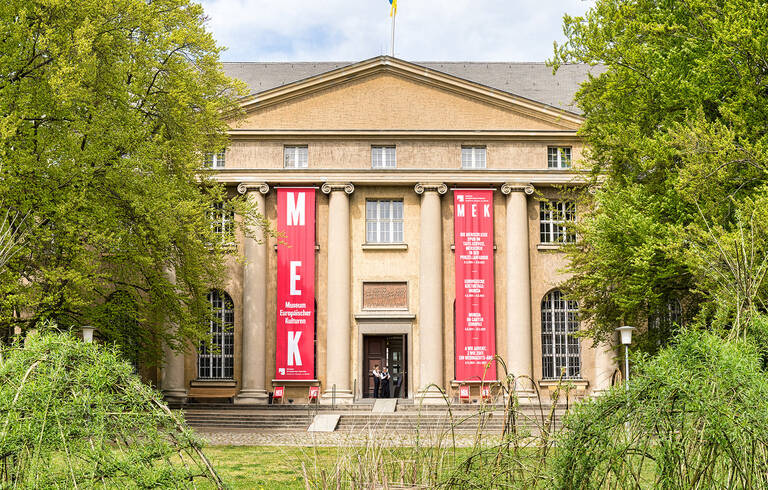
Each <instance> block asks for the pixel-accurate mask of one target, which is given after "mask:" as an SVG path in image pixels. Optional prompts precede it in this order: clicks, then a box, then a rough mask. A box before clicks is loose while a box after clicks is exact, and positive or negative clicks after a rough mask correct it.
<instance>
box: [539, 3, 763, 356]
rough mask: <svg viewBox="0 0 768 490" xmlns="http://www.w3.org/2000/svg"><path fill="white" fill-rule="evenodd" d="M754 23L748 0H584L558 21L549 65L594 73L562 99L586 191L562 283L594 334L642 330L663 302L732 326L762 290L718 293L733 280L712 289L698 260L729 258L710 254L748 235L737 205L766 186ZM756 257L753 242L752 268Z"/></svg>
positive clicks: (755, 10) (759, 42)
mask: <svg viewBox="0 0 768 490" xmlns="http://www.w3.org/2000/svg"><path fill="white" fill-rule="evenodd" d="M766 19H768V5H767V4H766V3H765V2H762V1H759V0H686V1H672V0H669V1H666V0H665V1H651V0H647V1H646V0H642V1H639V0H598V1H597V2H595V5H594V7H593V8H592V9H591V10H590V11H589V12H588V13H587V14H586V15H585V16H584V17H570V16H566V17H565V23H564V30H565V34H566V36H567V41H566V42H565V44H563V45H560V46H556V47H555V56H554V59H553V62H554V64H555V66H557V65H559V64H560V63H566V62H584V63H590V64H601V65H603V67H604V68H603V69H600V70H597V71H598V72H599V74H598V75H596V76H595V77H592V78H590V79H589V80H588V81H587V82H586V83H585V84H584V85H583V86H582V89H581V90H580V91H579V93H578V94H577V96H576V99H577V103H578V104H579V106H580V107H581V108H582V109H583V111H584V114H585V118H586V120H585V122H584V124H583V126H582V129H581V135H582V136H583V138H584V141H585V142H586V143H587V145H588V147H589V152H588V157H587V159H586V162H585V163H586V165H587V167H588V168H589V169H590V170H591V171H592V175H593V176H594V179H595V183H596V184H597V185H598V186H600V190H599V191H598V192H597V193H595V194H594V195H592V194H589V193H585V194H584V196H583V202H581V203H580V207H581V212H580V216H584V217H585V219H584V220H583V222H582V223H581V224H580V226H579V229H578V232H579V236H580V237H581V244H580V245H578V246H574V247H570V249H569V256H570V258H571V260H572V266H571V268H570V269H571V272H573V274H574V275H573V279H572V280H570V281H569V282H568V284H567V289H568V290H569V291H570V292H571V294H573V295H574V296H575V297H578V298H579V299H580V300H581V303H580V305H581V306H582V308H581V311H582V314H583V315H584V316H585V318H586V319H588V320H590V321H591V328H592V330H591V332H590V333H591V334H592V335H593V336H594V337H597V338H601V337H606V336H607V335H608V334H609V333H610V332H612V330H613V328H615V327H616V326H618V325H619V324H621V323H633V324H635V325H640V324H643V323H645V321H646V320H647V319H648V318H649V317H651V318H653V317H654V316H655V315H658V314H659V312H662V311H664V310H665V308H667V305H668V304H669V303H670V302H671V301H675V300H680V301H681V302H682V303H683V306H684V310H685V312H686V315H685V316H687V317H688V318H689V319H690V318H691V317H693V316H696V315H698V317H697V321H698V322H699V323H701V324H705V323H706V324H712V323H714V324H718V325H720V326H734V325H735V326H736V328H735V330H736V331H738V330H739V328H738V325H739V321H737V320H736V318H737V317H739V316H741V317H743V316H744V314H745V311H744V308H747V309H750V308H753V306H755V305H758V304H760V303H762V302H763V301H764V298H765V296H764V292H765V287H764V284H763V283H762V282H761V283H760V284H756V285H753V286H748V289H749V292H748V293H747V294H749V295H750V299H745V298H743V297H742V298H741V299H740V300H739V301H737V302H734V301H732V300H730V299H726V298H725V296H730V297H735V296H736V295H737V294H740V293H738V292H737V290H736V289H734V287H735V284H734V281H733V280H731V279H729V280H727V281H725V282H723V281H720V283H719V285H718V287H717V288H716V289H712V287H711V286H712V285H713V284H712V280H711V278H712V276H711V274H710V272H711V271H709V270H707V269H708V268H707V267H702V265H703V264H702V260H703V259H702V258H703V257H708V258H713V257H716V256H717V257H719V258H718V259H717V262H718V263H721V264H724V263H728V262H730V263H732V264H733V263H735V262H734V261H735V256H733V257H731V258H725V257H724V256H723V253H725V254H728V253H730V252H729V250H728V247H725V249H723V250H720V246H721V245H722V244H723V243H725V242H732V241H733V240H732V239H733V237H734V234H738V235H740V234H741V233H742V232H743V234H744V236H745V237H752V236H753V235H754V236H755V237H757V235H758V233H757V230H754V229H753V228H752V225H753V224H757V223H758V222H759V220H758V219H757V214H754V213H752V211H751V210H754V209H756V207H755V205H754V203H756V202H762V201H763V200H764V199H765V196H766V191H767V190H768V188H766V182H767V181H768V172H767V170H768V132H767V131H766V128H768V29H766V23H767V22H768V21H767V20H766ZM584 211H588V213H586V214H585V213H584ZM758 214H759V213H758ZM739 230H741V231H739ZM753 231H754V233H753ZM745 243H746V242H745ZM752 245H753V244H747V249H750V250H751V249H752ZM731 249H732V250H731V251H732V252H734V253H735V252H736V251H735V249H733V247H731ZM765 256H766V249H765V248H764V247H763V245H762V243H759V242H755V243H754V258H755V260H754V261H753V263H754V264H756V267H759V264H760V263H761V262H762V260H763V259H762V258H763V257H765ZM723 270H726V272H727V274H729V275H732V272H733V271H732V270H731V267H730V266H728V267H726V268H725V269H723ZM742 277H743V274H742ZM721 279H722V278H721ZM728 282H730V283H731V284H730V286H728V287H729V288H730V289H729V293H727V294H726V295H725V296H724V295H723V292H724V289H723V287H724V286H725V284H726V283H728ZM745 286H746V285H745V284H741V285H739V286H738V288H741V289H742V291H741V293H743V292H744V287H745ZM737 304H738V306H736V305H737ZM753 309H754V308H753ZM746 315H747V316H749V313H746ZM674 327H675V326H674V325H666V326H664V332H662V334H663V335H662V337H669V336H670V335H672V334H673V332H674ZM652 344H653V345H657V343H656V342H653V343H652Z"/></svg>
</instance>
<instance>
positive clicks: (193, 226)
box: [0, 0, 258, 361]
mask: <svg viewBox="0 0 768 490" xmlns="http://www.w3.org/2000/svg"><path fill="white" fill-rule="evenodd" d="M204 21H205V18H204V14H203V11H202V8H201V7H200V6H199V5H197V4H194V3H192V2H191V1H189V0H154V1H151V2H147V1H145V0H77V1H69V0H67V1H65V0H31V1H30V0H9V1H7V2H3V3H2V5H0V199H1V200H2V203H3V206H4V207H5V208H7V209H9V210H10V214H11V216H22V217H24V218H25V219H26V223H27V224H28V225H29V227H28V229H25V230H24V232H25V240H24V242H23V244H22V245H21V247H20V250H18V251H17V253H15V254H14V255H13V256H12V257H10V259H9V260H8V261H7V262H6V263H5V267H3V268H1V269H0V325H3V326H6V327H7V328H6V330H8V331H12V329H13V327H16V328H21V329H22V330H26V329H30V328H34V327H35V326H36V325H38V324H40V322H41V321H44V320H46V319H53V320H55V321H56V322H57V323H58V324H59V325H61V326H62V327H67V326H70V325H83V324H91V325H95V326H97V327H103V331H104V332H106V333H108V334H109V335H111V334H113V333H114V334H115V335H112V336H110V337H109V339H110V340H120V339H121V338H124V337H134V338H135V339H136V340H137V341H138V342H140V344H141V349H139V350H138V352H140V353H142V355H143V356H144V357H146V359H145V360H149V361H151V360H154V359H157V358H158V357H159V355H160V352H161V347H162V345H163V344H164V343H169V344H170V345H172V346H174V347H176V348H179V347H180V346H181V345H183V344H184V343H185V342H186V341H187V340H188V339H190V338H191V339H197V338H200V337H201V335H202V334H203V329H202V327H201V325H202V322H201V320H202V319H204V317H205V315H206V314H207V306H206V302H205V293H206V292H207V290H208V288H210V287H213V286H216V285H219V284H221V282H222V275H223V263H224V260H225V257H226V254H227V252H228V248H227V247H226V246H225V244H224V243H222V241H221V240H218V239H217V237H216V235H215V234H214V233H213V231H212V229H211V225H210V221H209V217H208V210H210V209H211V207H212V206H213V204H214V203H216V202H219V201H221V200H222V199H224V198H225V197H226V196H225V195H224V190H223V189H222V188H221V187H220V186H216V185H214V184H213V182H212V181H210V179H208V178H207V177H206V174H205V172H204V169H203V168H202V162H203V154H204V152H206V151H213V150H215V149H218V148H222V147H224V146H225V145H226V129H227V125H226V123H225V121H224V119H223V116H224V115H228V116H234V114H235V112H233V111H236V110H237V104H236V98H237V97H238V95H239V94H240V93H242V92H241V90H242V86H241V84H240V83H239V82H237V83H236V82H234V81H232V80H230V79H228V78H226V77H225V76H224V74H223V72H222V70H221V66H220V63H219V61H218V57H219V52H220V48H219V47H217V46H216V44H215V42H214V40H213V38H212V37H211V35H210V33H208V32H206V30H205V28H204ZM227 206H229V207H230V208H231V209H236V210H237V211H238V212H240V214H242V215H243V216H244V217H245V218H244V221H245V222H250V221H253V220H257V218H258V217H257V216H256V214H255V213H256V210H254V209H251V208H249V206H248V205H247V204H246V203H245V202H243V201H242V200H238V199H235V200H232V201H228V204H227ZM167 271H175V277H172V275H170V274H168V273H167ZM115 291H121V294H123V295H124V296H127V297H128V298H130V301H131V302H132V304H133V305H135V308H134V311H131V312H130V320H131V321H126V322H123V325H124V326H129V325H132V326H136V328H135V329H133V328H132V329H129V330H126V331H122V332H119V333H116V332H115V329H116V328H117V327H118V324H115V323H109V321H108V320H109V319H110V316H109V315H106V316H105V315H104V312H103V311H102V310H103V308H98V307H97V306H98V305H101V304H103V303H105V302H106V301H107V300H108V299H109V298H111V296H112V295H113V294H114V293H115ZM166 320H170V322H168V321H166ZM169 323H172V324H175V325H177V326H178V329H175V330H169V329H167V327H165V325H167V324H169Z"/></svg>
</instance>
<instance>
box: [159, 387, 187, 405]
mask: <svg viewBox="0 0 768 490" xmlns="http://www.w3.org/2000/svg"><path fill="white" fill-rule="evenodd" d="M163 398H164V399H165V401H166V402H168V403H186V402H187V390H163Z"/></svg>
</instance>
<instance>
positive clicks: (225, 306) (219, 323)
mask: <svg viewBox="0 0 768 490" xmlns="http://www.w3.org/2000/svg"><path fill="white" fill-rule="evenodd" d="M208 301H209V302H210V304H211V319H210V321H209V335H210V336H211V343H210V346H209V345H208V344H207V343H206V342H201V343H200V349H199V350H198V352H197V377H198V378H200V379H232V378H233V376H234V370H235V333H234V329H235V308H234V305H233V304H232V298H230V297H229V295H228V294H227V293H225V292H224V291H218V290H213V291H211V292H209V293H208Z"/></svg>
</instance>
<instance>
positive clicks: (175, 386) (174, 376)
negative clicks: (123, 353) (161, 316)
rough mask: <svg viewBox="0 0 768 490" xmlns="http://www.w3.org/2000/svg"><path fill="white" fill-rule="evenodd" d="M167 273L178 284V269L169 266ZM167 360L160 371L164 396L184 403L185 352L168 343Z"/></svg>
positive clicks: (185, 398)
mask: <svg viewBox="0 0 768 490" xmlns="http://www.w3.org/2000/svg"><path fill="white" fill-rule="evenodd" d="M165 275H166V277H167V278H168V280H169V281H170V283H171V284H174V285H175V284H176V271H175V270H174V269H173V268H170V267H169V268H167V269H166V270H165ZM169 328H170V329H172V330H176V325H173V324H171V325H169ZM163 353H164V355H165V362H164V363H163V368H162V370H161V372H160V389H161V390H162V392H163V397H164V398H165V399H166V400H167V401H168V402H172V403H184V402H186V401H187V387H186V385H185V383H184V352H177V351H175V350H173V349H171V346H169V345H168V344H167V343H166V344H165V345H164V346H163Z"/></svg>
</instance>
